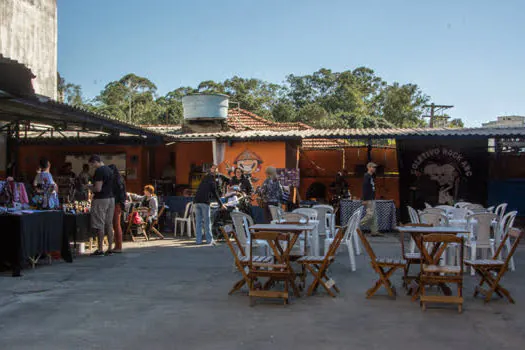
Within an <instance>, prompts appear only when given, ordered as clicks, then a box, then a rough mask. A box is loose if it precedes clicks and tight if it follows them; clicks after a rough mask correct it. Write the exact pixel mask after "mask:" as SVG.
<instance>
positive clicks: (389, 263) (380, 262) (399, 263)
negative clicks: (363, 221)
mask: <svg viewBox="0 0 525 350" xmlns="http://www.w3.org/2000/svg"><path fill="white" fill-rule="evenodd" d="M357 234H358V235H359V238H361V242H362V243H363V246H364V247H365V250H366V252H367V253H368V256H369V257H370V264H371V265H372V268H373V269H374V271H375V272H377V274H378V275H379V279H378V280H377V282H376V283H375V285H374V286H373V287H372V288H370V289H369V290H368V291H367V292H366V297H367V298H370V297H371V296H373V295H374V294H375V293H376V292H377V291H378V290H379V288H381V286H384V287H385V289H386V291H387V292H388V295H389V296H391V297H393V298H395V296H396V289H395V287H394V286H393V285H392V283H391V282H390V276H392V274H393V273H394V272H395V271H396V270H397V269H404V268H405V266H406V263H407V262H406V261H405V260H404V259H400V258H378V257H377V256H376V255H375V253H374V250H373V249H372V246H371V245H370V243H369V242H368V239H367V238H366V237H365V235H364V234H363V232H362V231H361V230H360V229H357ZM385 269H388V270H386V271H385Z"/></svg>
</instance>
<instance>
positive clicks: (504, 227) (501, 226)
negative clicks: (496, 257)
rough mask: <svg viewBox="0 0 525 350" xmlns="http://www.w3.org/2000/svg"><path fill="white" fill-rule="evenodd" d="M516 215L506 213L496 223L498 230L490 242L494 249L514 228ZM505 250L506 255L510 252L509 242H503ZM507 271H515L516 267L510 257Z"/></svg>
mask: <svg viewBox="0 0 525 350" xmlns="http://www.w3.org/2000/svg"><path fill="white" fill-rule="evenodd" d="M516 215H518V212H517V211H511V212H508V213H507V214H505V215H504V216H503V218H502V219H501V220H500V221H499V222H498V228H497V229H496V232H495V234H494V239H493V240H491V241H493V242H491V243H492V244H493V245H494V246H495V247H498V246H499V244H500V242H501V239H502V238H503V237H505V235H506V234H508V233H509V231H510V230H511V229H512V227H513V226H514V220H515V219H516ZM505 248H506V249H507V253H508V252H509V251H510V248H511V244H510V242H508V240H507V242H505ZM509 269H510V270H511V271H515V270H516V266H515V265H514V257H511V258H510V261H509Z"/></svg>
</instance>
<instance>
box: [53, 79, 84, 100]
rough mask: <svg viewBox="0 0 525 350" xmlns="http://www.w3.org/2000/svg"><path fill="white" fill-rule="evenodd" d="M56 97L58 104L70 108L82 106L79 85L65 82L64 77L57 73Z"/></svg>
mask: <svg viewBox="0 0 525 350" xmlns="http://www.w3.org/2000/svg"><path fill="white" fill-rule="evenodd" d="M57 95H58V102H62V103H67V104H69V105H72V106H77V107H80V106H83V105H84V100H83V98H82V88H81V87H80V85H77V84H72V83H68V82H66V80H65V79H64V77H62V76H61V75H60V73H58V72H57Z"/></svg>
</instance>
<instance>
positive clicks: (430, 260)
mask: <svg viewBox="0 0 525 350" xmlns="http://www.w3.org/2000/svg"><path fill="white" fill-rule="evenodd" d="M421 239H422V242H423V245H424V246H428V245H427V243H432V245H431V246H432V252H430V253H429V252H428V251H425V252H424V254H423V255H424V257H425V258H424V259H422V261H421V264H429V265H439V260H440V259H441V257H442V256H443V253H444V252H445V251H446V249H447V247H448V246H449V245H450V244H457V245H458V246H459V247H460V248H461V249H460V250H459V255H460V258H459V261H460V262H461V263H460V264H459V265H460V271H461V274H463V251H464V246H463V244H464V243H463V238H462V237H459V236H456V235H451V234H442V233H431V234H428V235H423V237H422V238H421Z"/></svg>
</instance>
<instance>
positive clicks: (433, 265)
mask: <svg viewBox="0 0 525 350" xmlns="http://www.w3.org/2000/svg"><path fill="white" fill-rule="evenodd" d="M422 243H423V246H425V245H426V243H430V244H431V245H433V246H432V251H431V252H428V251H427V250H425V251H423V259H422V260H421V263H420V267H421V273H420V275H419V292H420V297H419V298H420V299H419V301H420V305H421V310H423V311H425V310H426V304H427V303H429V302H430V303H453V304H457V305H458V311H459V312H461V311H462V308H463V263H462V261H463V238H462V237H458V236H456V235H452V234H435V233H433V234H428V235H424V236H423V237H422ZM449 244H457V245H458V246H459V247H460V251H459V254H460V260H459V261H460V263H459V266H455V265H440V264H439V261H440V259H441V256H442V255H443V253H444V252H445V250H446V249H447V247H448V245H449ZM445 283H455V284H457V286H458V295H457V296H452V295H427V294H426V290H425V286H428V285H439V286H440V287H441V289H443V292H445V288H447V290H448V287H446V286H445Z"/></svg>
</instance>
